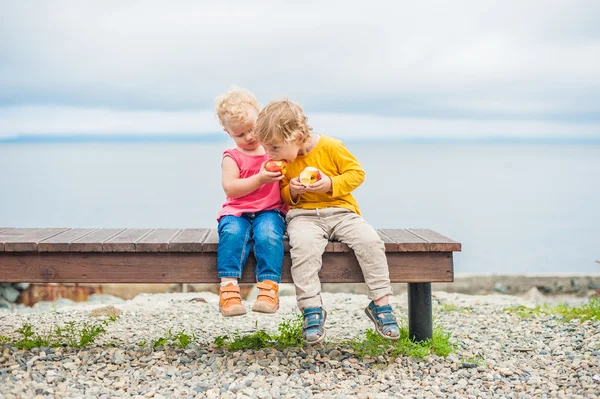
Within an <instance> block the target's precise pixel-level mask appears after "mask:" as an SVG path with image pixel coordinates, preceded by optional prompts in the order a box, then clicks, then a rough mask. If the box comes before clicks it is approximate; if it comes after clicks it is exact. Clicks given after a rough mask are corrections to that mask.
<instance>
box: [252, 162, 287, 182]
mask: <svg viewBox="0 0 600 399" xmlns="http://www.w3.org/2000/svg"><path fill="white" fill-rule="evenodd" d="M266 163H267V162H266V161H265V162H263V163H262V165H260V170H259V171H258V173H257V174H256V176H257V177H258V181H259V182H260V184H261V185H263V184H269V183H275V182H278V181H279V180H281V179H283V175H282V174H281V172H269V171H268V170H266V169H265V164H266Z"/></svg>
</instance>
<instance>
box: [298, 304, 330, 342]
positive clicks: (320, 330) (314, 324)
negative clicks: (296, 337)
mask: <svg viewBox="0 0 600 399" xmlns="http://www.w3.org/2000/svg"><path fill="white" fill-rule="evenodd" d="M302 315H303V316H304V324H303V325H302V338H304V342H306V343H307V344H310V345H313V344H318V343H319V342H321V341H322V340H323V339H324V338H325V334H326V331H325V327H324V325H325V319H326V318H327V312H326V311H325V309H323V308H306V309H304V311H302Z"/></svg>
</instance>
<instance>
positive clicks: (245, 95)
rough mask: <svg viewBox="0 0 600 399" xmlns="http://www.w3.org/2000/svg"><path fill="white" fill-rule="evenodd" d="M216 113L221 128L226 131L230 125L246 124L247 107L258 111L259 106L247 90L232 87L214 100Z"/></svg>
mask: <svg viewBox="0 0 600 399" xmlns="http://www.w3.org/2000/svg"><path fill="white" fill-rule="evenodd" d="M216 103H217V105H216V113H217V117H218V118H219V122H220V123H221V126H223V127H224V128H225V129H227V128H228V127H229V126H230V125H231V124H232V123H233V124H236V125H238V124H242V123H244V122H246V117H247V115H248V107H251V108H254V109H255V110H256V112H259V111H260V108H261V105H260V103H259V102H258V100H256V97H254V95H253V94H252V93H250V92H249V91H248V90H245V89H240V88H239V87H232V88H231V89H230V90H229V91H228V92H227V93H225V94H223V95H221V96H218V97H217V98H216Z"/></svg>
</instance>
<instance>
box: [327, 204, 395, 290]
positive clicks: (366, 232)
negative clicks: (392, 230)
mask: <svg viewBox="0 0 600 399" xmlns="http://www.w3.org/2000/svg"><path fill="white" fill-rule="evenodd" d="M328 224H329V225H330V226H332V229H333V232H332V234H331V238H332V239H333V240H338V241H341V242H343V243H345V244H347V245H348V246H349V247H350V248H352V250H353V251H354V253H355V255H356V259H357V260H358V263H359V265H360V268H361V270H362V272H363V276H364V278H365V283H366V284H367V287H368V288H369V299H371V300H374V301H375V300H378V299H381V298H383V297H387V296H388V295H391V294H392V286H391V284H390V271H389V268H388V263H387V258H386V256H385V245H384V243H383V241H382V240H381V238H380V237H379V235H378V234H377V232H376V231H375V229H374V228H373V227H372V226H371V225H370V224H369V223H368V222H367V221H366V220H365V219H363V218H362V216H360V215H358V214H356V213H354V212H351V211H349V210H348V211H346V210H340V212H339V213H335V214H332V215H331V216H330V217H328Z"/></svg>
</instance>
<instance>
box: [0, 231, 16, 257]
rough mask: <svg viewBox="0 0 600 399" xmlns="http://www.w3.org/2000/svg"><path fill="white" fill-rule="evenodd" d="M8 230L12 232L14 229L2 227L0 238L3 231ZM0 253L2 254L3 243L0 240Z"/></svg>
mask: <svg viewBox="0 0 600 399" xmlns="http://www.w3.org/2000/svg"><path fill="white" fill-rule="evenodd" d="M9 230H14V229H13V228H7V227H2V228H1V229H0V237H2V234H3V233H4V232H5V231H9ZM0 252H4V242H3V241H2V240H0Z"/></svg>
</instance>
